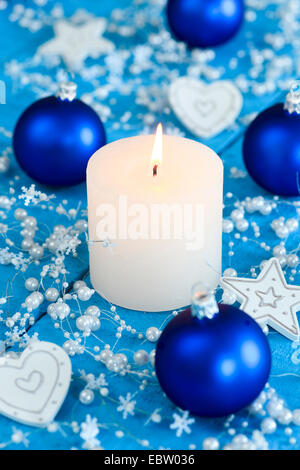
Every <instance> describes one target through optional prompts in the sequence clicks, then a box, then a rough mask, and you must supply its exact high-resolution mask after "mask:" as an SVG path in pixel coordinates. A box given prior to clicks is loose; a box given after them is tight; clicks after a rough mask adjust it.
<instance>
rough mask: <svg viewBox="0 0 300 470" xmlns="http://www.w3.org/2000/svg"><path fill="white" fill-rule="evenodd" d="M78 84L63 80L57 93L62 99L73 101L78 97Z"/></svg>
mask: <svg viewBox="0 0 300 470" xmlns="http://www.w3.org/2000/svg"><path fill="white" fill-rule="evenodd" d="M76 92H77V85H76V83H74V82H61V83H60V84H59V90H58V93H57V96H58V98H60V99H61V100H62V101H65V100H67V101H73V100H74V98H76Z"/></svg>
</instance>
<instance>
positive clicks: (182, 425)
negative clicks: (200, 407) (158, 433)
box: [170, 411, 195, 437]
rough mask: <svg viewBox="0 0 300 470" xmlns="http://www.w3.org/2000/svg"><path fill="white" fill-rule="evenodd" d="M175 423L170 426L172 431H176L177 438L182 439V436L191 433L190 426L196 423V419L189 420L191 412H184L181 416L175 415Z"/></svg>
mask: <svg viewBox="0 0 300 470" xmlns="http://www.w3.org/2000/svg"><path fill="white" fill-rule="evenodd" d="M173 418H174V422H173V423H172V424H171V425H170V429H174V430H176V436H177V437H181V435H182V434H183V433H184V432H186V433H187V434H190V433H191V428H190V427H189V425H190V424H193V423H194V422H195V420H194V418H189V412H188V411H183V412H182V415H181V416H180V415H179V414H177V413H174V414H173Z"/></svg>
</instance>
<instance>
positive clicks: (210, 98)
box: [169, 77, 243, 139]
mask: <svg viewBox="0 0 300 470" xmlns="http://www.w3.org/2000/svg"><path fill="white" fill-rule="evenodd" d="M169 102H170V105H171V107H172V109H173V111H174V112H175V114H176V116H177V118H178V119H179V120H180V121H181V122H182V124H183V125H184V126H185V127H186V128H187V129H189V130H190V131H191V132H192V133H193V134H195V135H197V136H198V137H200V138H204V139H208V138H209V137H213V136H215V135H217V134H219V133H220V132H221V131H223V130H224V129H226V128H227V127H228V126H230V125H231V124H232V123H233V122H234V121H235V120H236V118H237V117H238V115H239V113H240V111H241V108H242V104H243V98H242V95H241V93H240V91H239V90H238V88H237V87H236V86H235V85H234V84H233V83H232V82H230V81H227V80H223V81H218V82H214V83H211V84H209V85H207V84H206V83H204V82H203V81H200V80H196V79H194V78H191V77H180V78H178V79H177V80H175V81H174V82H173V83H171V85H170V88H169Z"/></svg>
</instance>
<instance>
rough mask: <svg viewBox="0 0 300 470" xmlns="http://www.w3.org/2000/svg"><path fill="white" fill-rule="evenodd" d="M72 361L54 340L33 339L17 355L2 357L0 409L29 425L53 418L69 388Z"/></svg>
mask: <svg viewBox="0 0 300 470" xmlns="http://www.w3.org/2000/svg"><path fill="white" fill-rule="evenodd" d="M71 373H72V368H71V361H70V359H69V356H68V355H67V354H66V353H65V351H64V350H63V349H62V348H60V347H59V346H57V345H56V344H54V343H48V342H45V341H36V342H34V343H32V344H31V345H30V346H28V347H27V348H26V349H25V351H24V352H23V353H22V355H21V356H20V358H18V359H11V358H5V357H4V358H1V364H0V413H1V414H3V415H5V416H7V417H8V418H11V419H13V420H15V421H19V422H20V423H24V424H28V425H30V426H45V425H47V424H48V423H50V422H51V421H53V419H54V417H55V415H56V414H57V412H58V410H59V409H60V407H61V405H62V403H63V401H64V399H65V397H66V394H67V392H68V389H69V385H70V380H71Z"/></svg>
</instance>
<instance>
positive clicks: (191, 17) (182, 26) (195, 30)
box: [167, 0, 244, 47]
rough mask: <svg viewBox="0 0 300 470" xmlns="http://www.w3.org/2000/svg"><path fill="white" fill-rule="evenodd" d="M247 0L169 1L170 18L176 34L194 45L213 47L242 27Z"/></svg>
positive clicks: (181, 39)
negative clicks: (244, 0) (245, 1)
mask: <svg viewBox="0 0 300 470" xmlns="http://www.w3.org/2000/svg"><path fill="white" fill-rule="evenodd" d="M243 15H244V2H243V0H169V1H168V5H167V17H168V21H169V25H170V28H171V30H172V31H173V33H174V35H175V36H176V38H177V39H179V40H180V41H184V42H186V43H187V44H188V45H189V46H190V47H213V46H216V45H218V44H222V43H223V42H226V41H227V40H228V39H230V38H231V37H232V36H234V34H235V33H236V32H237V31H238V29H239V28H240V26H241V24H242V21H243Z"/></svg>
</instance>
